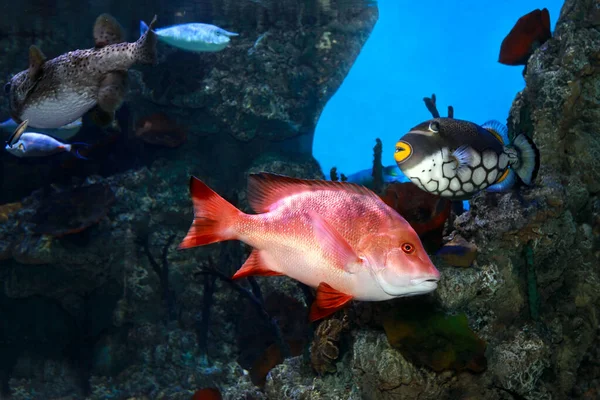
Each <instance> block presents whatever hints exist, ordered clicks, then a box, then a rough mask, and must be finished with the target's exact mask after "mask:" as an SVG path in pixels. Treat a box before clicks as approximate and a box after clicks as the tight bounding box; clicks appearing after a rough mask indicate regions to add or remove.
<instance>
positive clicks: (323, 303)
mask: <svg viewBox="0 0 600 400" xmlns="http://www.w3.org/2000/svg"><path fill="white" fill-rule="evenodd" d="M350 300H352V296H350V295H348V294H346V293H342V292H340V291H338V290H335V289H334V288H332V287H331V286H329V285H328V284H326V283H325V282H321V283H319V287H318V288H317V295H316V298H315V301H314V303H313V304H312V306H311V307H310V314H309V318H310V321H311V322H314V321H317V320H319V319H322V318H325V317H328V316H330V315H331V314H333V313H335V312H336V311H338V310H340V309H342V308H344V307H345V306H346V305H347V304H348V303H349V302H350Z"/></svg>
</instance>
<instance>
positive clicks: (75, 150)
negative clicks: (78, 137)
mask: <svg viewBox="0 0 600 400" xmlns="http://www.w3.org/2000/svg"><path fill="white" fill-rule="evenodd" d="M70 146H71V149H70V150H69V151H70V152H71V154H73V155H74V156H75V157H77V158H80V159H82V160H89V158H87V157H85V156H83V155H81V153H80V151H81V150H85V149H89V148H90V145H89V144H87V143H83V142H74V143H71V145H70Z"/></svg>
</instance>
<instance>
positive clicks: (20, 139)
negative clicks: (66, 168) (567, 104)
mask: <svg viewBox="0 0 600 400" xmlns="http://www.w3.org/2000/svg"><path fill="white" fill-rule="evenodd" d="M28 124H29V120H25V121H23V122H21V124H20V125H19V126H17V129H16V130H15V132H14V133H13V134H12V135H11V137H10V138H9V139H8V141H7V142H6V147H4V149H5V150H6V151H8V152H9V153H10V154H12V155H14V156H17V157H20V158H22V157H46V156H51V155H53V154H57V153H62V152H65V151H66V152H69V153H71V154H73V155H74V156H75V157H78V158H81V159H83V160H87V158H86V157H84V156H82V155H81V154H79V149H80V148H81V147H88V144H87V143H71V144H67V143H63V142H60V141H58V140H56V139H55V138H53V137H52V136H48V135H44V134H43V133H37V132H25V129H27V125H28Z"/></svg>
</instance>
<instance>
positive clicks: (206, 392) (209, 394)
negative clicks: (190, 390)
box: [192, 388, 223, 400]
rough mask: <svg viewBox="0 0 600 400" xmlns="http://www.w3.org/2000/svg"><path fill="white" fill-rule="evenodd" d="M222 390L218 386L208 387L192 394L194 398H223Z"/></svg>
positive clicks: (206, 399)
mask: <svg viewBox="0 0 600 400" xmlns="http://www.w3.org/2000/svg"><path fill="white" fill-rule="evenodd" d="M222 399H223V396H221V391H219V389H216V388H206V389H200V390H197V391H196V393H194V395H193V396H192V400H222Z"/></svg>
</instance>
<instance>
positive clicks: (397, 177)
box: [348, 165, 408, 186]
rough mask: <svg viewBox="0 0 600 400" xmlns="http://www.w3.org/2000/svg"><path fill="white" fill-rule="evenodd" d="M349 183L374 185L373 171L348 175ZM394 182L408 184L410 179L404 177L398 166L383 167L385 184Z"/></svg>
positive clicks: (366, 170)
mask: <svg viewBox="0 0 600 400" xmlns="http://www.w3.org/2000/svg"><path fill="white" fill-rule="evenodd" d="M348 182H351V183H356V184H358V185H363V186H370V185H371V184H372V183H373V169H372V168H369V169H363V170H361V171H358V172H355V173H353V174H351V175H348ZM392 182H408V178H407V177H405V176H404V174H403V173H402V171H400V168H398V166H397V165H390V166H387V167H383V183H392Z"/></svg>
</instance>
